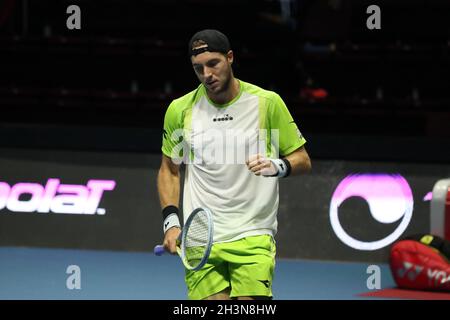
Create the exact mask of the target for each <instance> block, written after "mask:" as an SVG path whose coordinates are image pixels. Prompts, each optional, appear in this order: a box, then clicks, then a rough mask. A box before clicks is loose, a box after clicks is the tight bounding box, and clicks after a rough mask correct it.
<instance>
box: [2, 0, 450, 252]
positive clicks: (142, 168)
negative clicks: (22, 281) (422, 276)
mask: <svg viewBox="0 0 450 320" xmlns="http://www.w3.org/2000/svg"><path fill="white" fill-rule="evenodd" d="M289 3H290V5H289V8H290V11H289V12H288V13H283V11H282V10H281V5H280V2H279V1H269V0H249V1H237V0H228V1H206V0H185V1H174V0H155V1H143V0H129V1H125V0H109V1H106V0H95V1H87V0H85V1H62V0H59V1H55V0H53V1H48V0H41V1H38V0H21V1H20V0H3V1H0V111H1V115H0V148H1V149H0V160H2V161H6V162H4V163H5V164H4V165H3V167H2V168H1V171H0V174H1V176H0V181H7V182H8V183H10V184H11V183H13V182H15V181H16V180H17V181H18V179H19V177H21V179H22V180H24V181H29V180H30V181H31V180H33V179H35V180H36V179H37V181H40V182H41V183H44V182H45V181H46V179H47V178H49V177H50V176H54V175H57V174H59V175H61V176H63V175H64V176H65V177H66V178H65V179H69V181H70V179H72V180H73V181H75V182H73V183H77V184H82V183H85V182H83V181H85V178H87V176H88V175H89V176H91V175H96V173H98V172H102V170H106V172H108V174H107V175H109V174H110V171H108V170H109V167H110V166H111V164H109V162H108V161H106V160H105V159H111V158H113V159H118V160H117V161H118V163H120V165H118V167H119V168H116V166H114V165H113V167H114V168H115V169H117V170H119V171H120V174H121V177H122V178H121V179H124V181H125V182H123V183H124V185H126V186H128V185H132V184H133V181H138V180H139V179H142V177H144V176H145V177H146V178H148V179H147V180H145V183H144V182H143V183H144V184H143V185H142V188H143V189H139V190H140V191H139V192H141V193H140V196H142V199H141V200H142V201H144V202H145V199H146V198H145V196H146V195H148V201H149V203H147V204H144V203H143V204H142V206H143V207H142V208H144V207H145V210H152V211H157V212H159V208H158V202H157V194H156V188H155V181H154V179H155V174H156V171H153V170H156V168H157V166H158V159H159V154H160V147H161V133H162V122H163V116H164V113H165V109H166V108H167V106H168V105H169V103H170V102H171V101H172V99H174V98H177V97H179V96H181V95H183V94H185V93H187V92H188V91H191V90H193V89H194V88H195V87H197V85H198V80H197V79H196V77H195V75H194V73H193V71H192V68H191V66H190V61H189V57H188V56H187V42H188V40H189V38H190V37H191V36H192V34H193V33H195V32H196V31H198V30H200V29H204V28H217V29H219V30H221V31H223V32H224V33H225V34H227V35H228V37H229V39H230V41H231V44H232V47H233V50H234V53H235V64H234V72H235V75H236V76H237V77H238V78H239V79H242V80H244V81H247V82H251V83H254V84H256V85H259V86H261V87H263V88H266V89H271V90H274V91H276V92H278V93H279V94H280V95H281V96H282V98H283V99H284V101H285V102H286V104H287V105H288V107H289V109H290V111H291V113H292V115H293V117H294V119H295V120H296V122H297V124H298V126H299V128H300V130H301V131H302V133H303V135H304V136H305V137H306V138H307V140H308V143H307V146H306V147H307V150H308V152H309V153H310V156H311V158H312V161H313V168H314V171H313V172H312V173H311V175H309V176H306V177H305V178H298V179H296V178H290V179H289V180H288V181H286V182H283V184H285V185H289V186H292V185H295V187H296V188H307V189H305V190H304V191H305V192H312V191H310V190H312V189H314V190H316V189H323V190H328V191H332V190H333V186H336V184H337V183H338V181H340V180H341V179H342V178H344V177H345V176H346V175H347V174H349V173H352V172H353V171H354V170H356V169H355V168H358V171H360V172H361V171H365V168H367V170H369V169H370V168H371V165H370V164H373V165H374V166H381V167H376V168H378V169H379V170H383V168H384V169H385V170H387V172H400V173H403V171H404V170H406V169H405V168H410V166H412V167H411V168H414V170H413V171H414V172H415V173H414V174H411V173H409V171H408V170H406V173H403V174H405V176H406V177H407V179H412V181H413V182H412V183H411V181H410V183H411V184H413V185H414V188H420V190H422V189H423V190H425V189H426V190H427V192H428V191H431V188H432V185H433V184H434V183H435V182H436V181H437V180H438V179H440V178H446V177H448V176H449V171H448V166H447V164H448V163H449V162H450V152H449V150H450V125H449V124H450V109H449V107H450V90H449V88H450V72H449V71H450V68H449V67H450V19H449V18H450V14H449V12H450V2H448V1H446V0H429V1H425V0H423V1H418V0H409V1H403V0H402V1H400V0H384V1H365V0H328V1H323V0H316V1H312V0H309V1H300V0H298V1H295V0H294V1H290V2H289ZM72 4H76V5H78V6H80V8H81V30H68V29H67V27H66V19H67V17H68V16H69V15H68V14H66V8H67V7H68V6H69V5H72ZM372 4H376V5H378V6H379V7H380V8H381V30H368V29H367V28H366V19H367V18H368V16H369V15H368V14H367V13H366V9H367V7H368V6H369V5H372ZM319 90H323V91H322V92H326V94H325V97H318V96H316V95H315V94H317V93H318V92H320V91H319ZM62 151H64V152H68V153H67V155H66V156H65V157H63V158H60V157H59V156H57V155H58V154H59V152H62ZM17 152H19V154H21V155H20V156H19V158H17V159H16V158H15V156H13V155H16V153H17ZM41 152H43V153H41ZM72 152H76V153H72ZM92 152H94V154H95V155H96V156H94V159H97V160H95V161H97V162H95V163H96V164H95V165H94V166H92V161H93V160H92V157H93V156H92ZM83 154H84V155H83ZM36 157H38V158H39V159H41V160H40V161H41V162H44V163H45V165H44V167H45V168H47V169H45V170H44V171H43V172H44V173H46V174H47V175H45V174H44V173H42V172H41V173H39V172H40V170H43V169H42V168H41V167H39V166H37V167H34V166H36V165H37V164H36V162H33V161H35V158H36ZM150 158H151V159H152V160H151V161H150V160H148V161H149V162H147V160H146V159H150ZM20 159H25V160H26V159H28V160H29V161H31V163H25V164H24V163H22V164H20V163H21V162H20ZM80 159H81V160H80ZM82 159H88V160H82ZM123 159H127V160H126V161H125V162H122V161H123ZM129 159H133V160H129ZM80 161H81V163H84V162H83V161H87V164H85V165H81V167H80ZM111 161H112V162H113V163H115V162H114V161H116V160H114V161H113V160H111ZM127 161H131V163H128V162H127ZM136 161H137V163H139V165H138V167H139V170H138V171H137V172H136V171H133V170H134V169H133V168H134V165H136ZM39 163H40V162H39V161H38V164H39ZM15 164H16V166H15V167H14V165H15ZM342 164H345V165H344V167H342ZM65 165H67V166H68V167H67V168H66V167H64V166H65ZM60 166H62V167H60ZM405 166H406V167H405ZM30 168H35V169H30ZM325 168H331V169H329V170H332V172H333V174H331V173H328V174H327V173H326V172H327V171H326V169H325ZM333 168H334V169H333ZM336 168H341V169H339V170H338V169H336ZM380 168H381V169H380ZM333 170H337V171H336V172H335V171H333ZM36 172H38V173H39V174H38V175H36ZM55 172H56V173H55ZM114 172H115V171H114ZM322 172H325V173H322ZM94 173H95V174H94ZM115 174H116V173H114V175H115ZM146 174H147V175H146ZM411 175H412V176H411ZM415 175H419V176H421V177H423V179H422V178H421V179H419V181H416V180H415V179H416V178H415V177H414V176H415ZM96 177H97V176H96ZM92 178H94V177H92ZM97 178H101V177H97ZM110 178H111V177H110ZM135 179H137V180H135ZM33 181H34V180H33ZM408 181H409V180H408ZM283 184H282V186H281V188H283ZM308 188H312V189H308ZM327 188H328V189H327ZM288 189H289V190H290V188H288ZM117 190H118V191H117ZM117 190H116V191H117V192H119V194H120V195H118V196H117V197H118V198H115V199H113V200H112V201H113V202H114V203H116V204H114V207H115V208H116V206H117V208H121V209H120V215H121V216H122V215H123V216H127V217H130V220H129V221H132V222H130V224H129V225H127V226H124V225H122V222H120V221H121V220H120V219H122V218H120V219H119V220H117V221H116V222H114V223H116V225H115V228H116V229H114V230H115V231H111V229H107V230H110V232H112V233H110V234H109V235H108V231H105V230H104V229H102V228H105V226H102V225H101V222H99V223H100V225H99V224H97V222H93V221H94V220H89V219H90V218H94V217H95V218H96V219H97V218H105V217H98V216H93V217H76V216H73V217H69V216H57V217H54V218H53V217H51V218H50V217H49V219H56V220H58V219H60V220H58V221H59V222H55V220H52V221H53V222H49V221H50V220H49V221H47V220H39V221H40V222H38V220H36V219H38V218H37V217H36V216H33V215H20V218H19V217H17V218H16V216H14V215H10V214H9V213H4V212H3V213H2V212H0V218H1V219H2V220H1V224H0V232H1V234H0V239H1V242H0V244H2V245H37V246H52V245H60V246H61V245H62V246H64V245H66V246H68V247H85V248H99V247H101V248H108V245H107V243H110V247H111V248H114V249H121V250H122V249H123V250H144V249H145V250H147V249H148V248H150V247H152V246H153V241H154V240H156V239H159V238H160V237H161V230H160V229H161V228H160V220H159V216H158V214H159V213H158V214H157V215H156V216H155V214H154V213H152V215H153V216H152V218H151V219H153V220H146V219H149V216H146V214H148V213H147V211H146V212H145V214H144V211H139V212H140V213H139V214H137V213H136V212H137V211H135V210H134V209H133V206H132V205H131V204H129V201H128V200H129V199H130V198H129V194H128V193H127V192H131V191H130V189H129V188H125V189H120V185H119V186H118V189H117ZM423 190H422V191H423ZM328 191H327V192H328ZM286 194H287V195H291V193H289V192H288V193H286ZM417 196H421V197H423V195H422V194H419V195H417ZM105 197H106V196H105ZM415 197H416V195H415ZM105 199H106V198H105ZM289 199H290V201H292V200H291V199H292V198H289ZM311 199H313V201H311V202H312V203H314V205H309V206H306V207H305V206H304V205H303V204H301V203H300V201H292V203H291V202H289V203H288V204H287V207H283V205H286V204H282V206H281V207H280V230H283V229H282V226H284V227H283V228H284V230H283V232H281V231H280V234H279V237H280V239H279V240H280V243H282V244H283V243H284V244H285V245H283V246H281V247H280V249H279V254H281V255H282V256H286V257H306V258H321V259H327V258H329V259H364V260H370V259H381V258H384V257H385V256H386V251H385V250H384V251H383V250H381V251H382V252H381V251H380V252H378V253H375V254H373V253H372V254H369V253H368V254H361V255H360V254H356V253H355V252H353V251H352V250H350V249H349V248H340V249H337V248H336V246H338V243H339V242H338V241H339V240H337V239H336V238H335V236H334V234H333V233H327V232H332V231H330V230H328V229H327V228H329V226H328V225H327V224H326V223H328V222H327V220H326V219H325V217H322V218H320V219H322V220H320V219H319V218H318V219H319V220H314V219H313V218H308V219H306V216H310V215H311V217H315V215H314V213H315V212H322V213H321V214H322V215H324V214H326V213H327V212H326V210H324V209H323V208H324V206H328V205H329V200H330V199H329V198H327V196H326V195H324V198H322V197H315V196H312V197H311ZM281 200H282V201H283V199H281ZM117 201H119V202H120V203H117ZM285 202H286V200H285ZM419 202H420V201H418V200H417V201H416V203H419ZM133 205H134V204H133ZM424 206H425V204H423V203H422V204H421V206H420V208H419V209H418V210H419V211H420V212H421V215H424V216H425V215H427V214H428V211H427V210H428V208H427V207H424ZM354 207H355V208H359V209H354V211H355V212H359V211H361V212H362V211H364V210H363V209H364V208H363V207H364V206H363V205H362V204H360V203H355V204H354ZM142 208H141V209H142ZM115 210H119V209H115ZM142 210H143V209H142ZM116 212H118V211H116ZM303 215H306V216H303ZM362 215H363V214H362ZM319 216H320V215H319ZM319 216H318V217H319ZM22 218H23V219H24V220H21V219H22ZM15 219H19V220H17V221H16V220H15ZM61 219H64V221H63V220H61ZM141 219H144V220H141ZM13 221H15V222H13ZM66 221H67V222H66ZM69 221H70V222H69ZM143 221H144V222H145V223H143ZM415 221H416V222H414V224H413V225H412V228H417V230H421V231H422V230H424V231H426V230H428V228H429V225H427V224H426V223H429V217H428V216H426V217H423V220H415ZM417 221H418V222H417ZM91 222H92V223H91ZM39 223H41V224H39ZM66 223H67V224H66ZM364 223H365V222H364V221H363V220H359V218H355V228H356V229H358V228H361V226H363V225H364ZM73 224H77V225H78V226H79V228H80V230H81V229H83V228H87V229H89V230H91V231H92V233H89V234H90V235H89V236H88V235H87V234H85V237H84V238H83V237H79V238H77V237H75V236H74V237H72V238H71V239H72V240H70V241H69V242H64V241H63V242H59V241H60V240H61V239H60V238H55V239H54V242H52V241H53V240H51V239H53V238H51V237H50V238H46V237H45V236H44V235H43V234H42V233H34V235H33V232H32V230H33V229H32V227H33V226H35V225H39V226H40V227H39V228H44V229H41V230H46V231H48V230H49V229H48V228H51V227H52V226H53V227H54V228H55V229H61V228H66V229H67V230H78V229H76V228H75V229H72V226H73ZM147 224H148V225H149V229H145V228H144V229H142V225H147ZM150 225H151V227H150ZM297 225H298V226H300V225H302V226H305V227H304V229H303V231H302V232H301V233H297V234H296V233H295V232H294V231H293V230H291V229H292V228H294V226H297ZM317 225H320V228H322V229H323V230H324V234H326V235H325V236H324V237H323V238H321V239H322V240H323V239H329V240H330V241H329V242H325V243H323V242H320V241H319V242H317V243H318V244H317V245H315V246H314V247H313V248H317V251H315V252H311V251H310V250H309V249H307V248H306V246H308V244H307V243H308V242H307V241H306V239H307V238H308V237H309V234H310V233H311V234H314V233H315V228H316V226H317ZM63 226H65V227H63ZM109 226H110V227H111V225H109ZM121 228H124V229H123V230H127V231H123V230H122V229H121ZM302 228H303V227H302ZM322 229H321V230H322ZM15 230H16V231H17V230H21V231H20V232H19V231H17V232H15ZM83 230H86V229H83ZM120 230H122V231H123V232H124V234H127V236H126V239H128V240H126V239H122V238H120V239H121V240H120V241H119V240H118V239H117V238H115V234H116V232H119V233H118V234H120V232H122V231H120ZM286 230H287V231H286ZM327 230H328V231H327ZM363 230H364V229H363ZM362 233H364V232H362ZM45 234H46V235H48V234H49V231H48V232H45ZM95 234H96V235H97V236H94V235H95ZM36 235H39V236H36ZM370 236H371V235H370V234H367V237H370ZM96 237H105V238H96ZM108 237H109V238H108ZM303 237H304V238H303ZM333 237H334V238H333ZM96 239H97V240H98V239H103V240H104V241H106V242H102V241H96ZM108 239H109V240H108ZM114 239H115V240H114ZM142 239H146V240H144V241H147V242H146V244H143V242H142ZM108 241H109V242H108ZM283 241H284V242H283ZM150 242H151V244H149V243H150ZM55 243H56V244H55ZM102 243H103V244H104V246H103V245H100V244H102ZM299 243H300V244H301V245H298V244H299ZM330 243H332V245H331V246H330ZM287 244H289V245H290V244H292V245H295V248H294V247H292V248H291V247H286V245H287ZM319 248H321V249H320V250H322V251H321V252H319V251H320V250H319ZM326 248H328V249H326ZM349 250H350V251H349ZM353 254H356V255H353Z"/></svg>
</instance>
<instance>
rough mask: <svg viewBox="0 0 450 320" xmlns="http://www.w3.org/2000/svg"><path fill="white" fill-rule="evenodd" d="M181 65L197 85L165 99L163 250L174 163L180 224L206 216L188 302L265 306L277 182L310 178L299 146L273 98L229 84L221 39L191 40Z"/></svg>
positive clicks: (202, 36)
mask: <svg viewBox="0 0 450 320" xmlns="http://www.w3.org/2000/svg"><path fill="white" fill-rule="evenodd" d="M189 56H190V59H191V63H192V67H193V69H194V72H195V74H196V75H197V77H198V79H199V80H200V82H201V83H200V85H199V86H198V87H197V89H195V90H193V91H191V92H190V93H188V94H186V95H184V96H182V97H181V98H178V99H176V100H174V101H173V102H172V103H171V104H170V105H169V107H168V109H167V111H166V115H165V119H164V135H163V143H162V152H163V155H162V163H161V167H160V170H159V174H158V192H159V197H160V202H161V207H162V212H163V219H164V224H163V226H164V227H163V230H164V242H163V244H164V247H165V248H166V249H167V250H168V251H170V252H171V253H176V240H177V238H178V235H179V234H180V221H179V209H178V206H179V199H180V158H183V159H184V163H186V175H185V181H184V197H183V213H184V221H186V219H187V215H189V213H190V212H192V211H193V210H194V209H195V208H197V207H206V208H209V209H210V210H211V211H212V213H213V216H214V244H213V247H212V250H211V254H210V257H209V260H208V262H207V263H206V265H205V266H204V267H203V268H202V269H200V270H199V271H195V272H193V271H186V276H185V280H186V284H187V288H188V297H189V298H190V299H229V298H236V299H264V298H266V299H270V298H272V279H273V273H274V267H275V241H274V236H275V234H276V231H277V210H278V179H279V178H283V177H287V176H289V175H294V174H298V173H302V172H307V171H309V170H310V168H311V162H310V159H309V156H308V153H307V152H306V149H305V147H304V144H305V142H306V140H305V139H304V137H303V136H302V135H301V133H300V131H299V130H298V128H297V125H296V124H295V122H294V120H293V118H292V116H291V115H290V113H289V111H288V109H287V107H286V105H285V104H284V102H283V100H282V99H281V98H280V96H279V95H278V94H276V93H275V92H272V91H268V90H264V89H261V88H259V87H257V86H255V85H253V84H250V83H246V82H244V81H242V80H239V79H237V78H235V77H234V75H233V70H232V63H233V51H232V50H231V47H230V43H229V41H228V39H227V37H226V36H225V35H224V34H223V33H221V32H219V31H217V30H203V31H200V32H198V33H196V34H195V35H194V36H193V37H192V38H191V40H190V42H189ZM269 63H270V62H269ZM274 150H275V151H274ZM277 151H278V153H277Z"/></svg>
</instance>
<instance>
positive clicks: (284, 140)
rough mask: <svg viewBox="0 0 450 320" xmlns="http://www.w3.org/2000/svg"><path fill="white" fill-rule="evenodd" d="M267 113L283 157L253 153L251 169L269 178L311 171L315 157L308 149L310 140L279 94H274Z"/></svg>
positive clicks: (249, 163)
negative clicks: (307, 140)
mask: <svg viewBox="0 0 450 320" xmlns="http://www.w3.org/2000/svg"><path fill="white" fill-rule="evenodd" d="M267 116H268V120H269V121H268V124H269V125H268V127H270V129H271V131H272V130H274V132H273V133H274V135H273V136H272V138H271V143H273V142H275V145H276V146H278V151H279V154H280V157H279V158H278V157H274V156H273V155H272V156H271V157H269V158H267V157H266V156H264V155H262V154H255V155H251V156H250V157H249V159H248V160H247V162H246V164H247V167H248V169H249V170H250V171H251V172H253V173H254V174H255V175H257V176H265V177H287V176H289V175H292V174H299V173H306V172H308V171H310V170H311V159H310V158H309V155H308V152H307V151H306V148H305V144H306V139H305V138H304V137H303V135H302V134H301V132H300V130H299V129H298V127H297V124H296V123H295V121H294V119H293V118H292V116H291V114H290V112H289V110H288V108H287V106H286V104H285V103H284V101H283V100H282V99H281V97H280V96H279V95H277V94H274V95H273V96H272V99H271V100H270V103H269V110H268V112H267ZM273 137H276V138H275V139H274V138H273ZM273 139H274V140H275V141H272V140H273Z"/></svg>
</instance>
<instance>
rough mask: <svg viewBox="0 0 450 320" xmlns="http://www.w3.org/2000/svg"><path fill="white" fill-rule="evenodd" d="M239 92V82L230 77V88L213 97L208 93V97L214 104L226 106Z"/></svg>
mask: <svg viewBox="0 0 450 320" xmlns="http://www.w3.org/2000/svg"><path fill="white" fill-rule="evenodd" d="M239 91H240V85H239V80H237V79H236V78H235V77H232V78H231V80H230V86H229V88H228V89H227V90H225V91H223V92H221V93H219V94H215V95H212V94H211V93H208V97H209V98H210V99H211V100H212V101H213V102H214V103H216V104H227V103H229V102H230V101H232V100H233V99H234V98H236V97H237V96H238V95H239Z"/></svg>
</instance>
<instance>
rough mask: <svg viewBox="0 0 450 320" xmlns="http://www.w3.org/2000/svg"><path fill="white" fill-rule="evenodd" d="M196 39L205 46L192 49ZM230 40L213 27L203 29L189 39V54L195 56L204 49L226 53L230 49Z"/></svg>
mask: <svg viewBox="0 0 450 320" xmlns="http://www.w3.org/2000/svg"><path fill="white" fill-rule="evenodd" d="M196 41H203V42H204V43H205V44H206V46H205V47H202V48H198V49H193V46H194V45H196ZM202 45H204V44H202ZM230 48H231V47H230V41H228V38H227V36H226V35H224V34H223V33H222V32H220V31H218V30H214V29H205V30H202V31H199V32H197V33H196V34H194V35H193V36H192V38H191V40H190V41H189V56H196V55H198V54H200V53H203V52H205V51H209V52H221V53H225V54H226V53H228V51H230Z"/></svg>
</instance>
